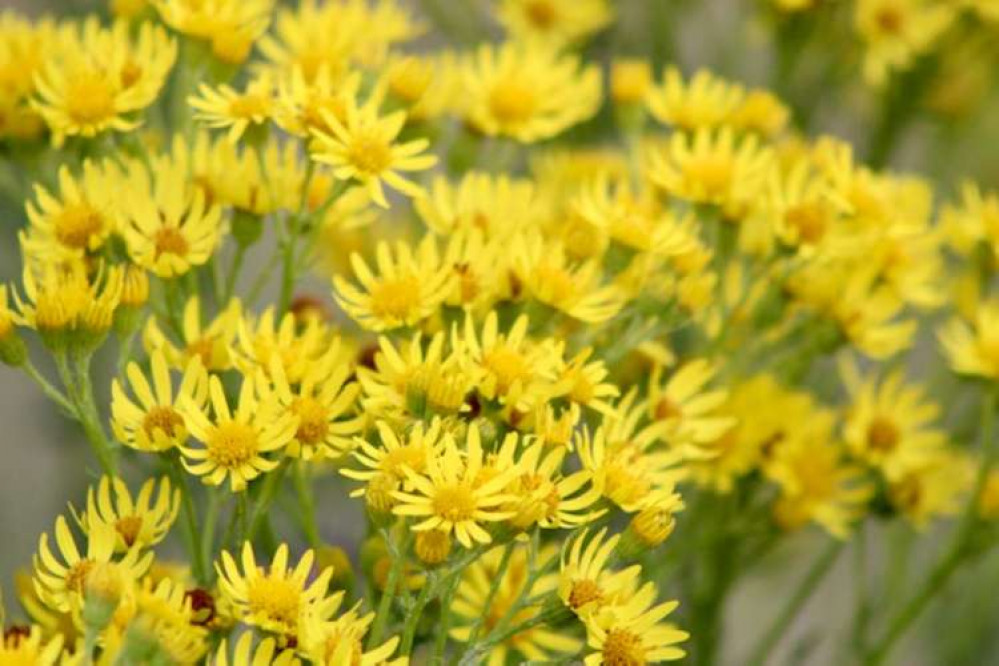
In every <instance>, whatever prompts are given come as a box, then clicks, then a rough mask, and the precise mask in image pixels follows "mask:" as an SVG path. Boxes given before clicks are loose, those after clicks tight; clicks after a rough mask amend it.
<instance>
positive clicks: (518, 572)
mask: <svg viewBox="0 0 999 666" xmlns="http://www.w3.org/2000/svg"><path fill="white" fill-rule="evenodd" d="M511 548H513V551H512V552H511V553H510V555H509V558H508V560H507V565H506V569H505V570H504V571H502V572H501V571H500V566H501V562H502V561H503V551H504V549H503V548H502V547H496V548H492V549H490V550H489V551H487V552H486V553H485V554H483V555H482V556H481V557H479V558H477V559H476V560H475V561H474V562H472V563H471V564H470V565H469V566H468V567H466V568H465V570H464V571H463V572H462V577H461V582H460V583H459V584H458V589H457V593H456V595H455V600H454V603H453V605H452V609H451V612H452V613H453V615H454V617H455V625H456V626H455V628H454V629H452V630H451V637H452V638H453V639H454V640H456V641H460V642H462V643H467V642H469V641H470V640H472V639H473V636H472V633H473V628H474V626H475V625H476V624H477V623H481V627H480V629H481V633H480V634H478V637H481V636H483V635H485V634H487V633H488V632H490V631H491V630H492V629H494V628H495V627H496V625H497V624H498V623H499V621H500V620H501V619H502V618H504V617H505V616H506V615H507V613H508V612H512V616H511V617H510V618H509V622H510V625H511V626H517V625H520V624H523V623H525V622H530V621H531V620H532V619H535V618H537V617H538V616H539V615H540V614H541V613H542V611H543V608H542V606H541V605H540V604H527V605H524V606H523V607H521V608H519V609H516V610H515V609H514V608H513V606H514V605H515V604H516V603H517V602H518V600H519V599H520V598H521V596H523V597H524V598H525V599H531V598H539V597H541V598H543V597H544V596H548V595H550V594H551V593H552V592H553V591H554V590H555V587H556V585H557V584H558V578H557V576H556V575H555V574H552V573H548V574H542V575H540V576H532V575H531V574H532V573H534V572H532V571H530V570H529V567H530V564H531V562H530V560H529V558H528V554H527V548H526V547H525V546H524V545H523V544H518V545H515V546H511ZM555 555H556V550H555V549H554V548H543V549H542V550H541V551H540V552H539V553H538V554H537V558H536V561H535V562H534V566H535V567H537V568H539V569H544V568H546V567H547V566H548V565H549V564H550V563H551V562H552V560H554V558H555ZM497 577H500V578H499V581H498V584H497V582H496V578H497ZM493 589H495V593H492V592H490V590H493ZM581 647H582V644H581V641H580V640H579V639H578V638H575V637H573V636H567V635H566V632H565V631H564V630H560V629H556V628H554V627H550V626H547V625H545V624H544V623H538V624H536V625H535V626H532V627H531V628H529V629H525V630H523V631H520V632H517V633H515V634H513V635H512V636H509V637H507V638H506V639H505V640H503V641H502V642H500V643H498V644H497V645H495V646H493V647H492V649H491V650H490V651H489V653H488V655H489V656H488V659H487V660H485V661H484V662H483V663H486V664H489V666H501V665H502V664H506V663H507V662H508V657H509V656H510V654H511V652H512V653H515V654H516V655H517V658H515V659H514V661H515V662H518V663H522V662H523V661H524V660H527V661H531V662H535V661H540V662H544V661H549V660H551V659H553V658H555V657H557V656H559V655H571V654H574V653H578V652H579V649H580V648H581Z"/></svg>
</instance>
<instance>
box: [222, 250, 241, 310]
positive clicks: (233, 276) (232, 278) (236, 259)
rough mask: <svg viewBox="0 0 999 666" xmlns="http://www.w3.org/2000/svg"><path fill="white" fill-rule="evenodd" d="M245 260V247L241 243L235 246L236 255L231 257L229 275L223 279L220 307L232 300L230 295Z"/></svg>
mask: <svg viewBox="0 0 999 666" xmlns="http://www.w3.org/2000/svg"><path fill="white" fill-rule="evenodd" d="M245 258H246V246H245V245H243V244H242V243H238V244H237V245H236V254H235V255H233V257H232V266H230V267H229V274H228V275H227V276H226V279H225V290H224V291H223V292H222V293H223V296H222V303H220V304H219V305H220V307H221V306H222V305H223V304H225V303H228V302H229V301H230V300H231V299H232V294H233V292H234V291H235V290H236V280H237V279H238V278H239V272H240V269H241V268H242V267H243V260H244V259H245Z"/></svg>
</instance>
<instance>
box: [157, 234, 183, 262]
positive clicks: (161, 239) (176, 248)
mask: <svg viewBox="0 0 999 666" xmlns="http://www.w3.org/2000/svg"><path fill="white" fill-rule="evenodd" d="M154 243H155V246H156V258H157V259H159V258H160V257H161V256H162V255H164V254H172V255H175V256H178V257H183V256H184V255H185V254H187V251H188V249H189V248H190V246H189V245H188V243H187V239H186V238H184V235H183V234H182V233H180V229H178V228H176V227H161V228H160V230H159V231H157V232H156V238H155V239H154Z"/></svg>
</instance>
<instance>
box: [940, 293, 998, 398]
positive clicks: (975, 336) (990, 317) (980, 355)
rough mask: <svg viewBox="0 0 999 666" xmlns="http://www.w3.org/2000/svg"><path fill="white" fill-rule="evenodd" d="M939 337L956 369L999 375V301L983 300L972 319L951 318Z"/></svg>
mask: <svg viewBox="0 0 999 666" xmlns="http://www.w3.org/2000/svg"><path fill="white" fill-rule="evenodd" d="M938 337H939V339H940V346H941V347H942V348H943V352H944V354H945V355H946V357H947V361H948V362H949V363H950V367H951V368H952V369H953V370H954V372H956V373H958V374H962V375H972V376H978V377H985V378H986V379H999V301H996V300H991V301H983V302H981V303H979V304H978V307H977V309H976V311H975V317H974V321H972V322H967V321H964V320H963V319H960V318H957V317H955V318H953V319H951V321H949V322H948V323H946V324H945V325H944V326H943V327H942V328H941V329H940V331H939V333H938Z"/></svg>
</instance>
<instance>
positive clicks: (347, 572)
mask: <svg viewBox="0 0 999 666" xmlns="http://www.w3.org/2000/svg"><path fill="white" fill-rule="evenodd" d="M316 567H317V568H318V569H319V570H320V571H323V570H324V569H327V568H329V567H333V577H332V578H330V587H333V588H336V589H341V590H345V589H348V588H349V587H350V586H351V585H352V584H353V582H354V567H353V566H352V565H351V563H350V556H348V555H347V551H345V550H344V549H343V548H341V547H339V546H326V545H323V546H320V547H319V548H318V549H317V550H316Z"/></svg>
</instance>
